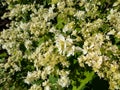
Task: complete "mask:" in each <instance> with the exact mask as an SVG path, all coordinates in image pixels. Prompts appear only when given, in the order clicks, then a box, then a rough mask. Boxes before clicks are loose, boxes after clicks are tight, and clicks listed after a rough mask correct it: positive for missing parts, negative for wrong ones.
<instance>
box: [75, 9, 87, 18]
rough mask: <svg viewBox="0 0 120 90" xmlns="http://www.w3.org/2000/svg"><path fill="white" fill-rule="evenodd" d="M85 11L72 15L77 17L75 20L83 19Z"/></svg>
mask: <svg viewBox="0 0 120 90" xmlns="http://www.w3.org/2000/svg"><path fill="white" fill-rule="evenodd" d="M84 15H85V11H77V13H76V14H75V15H74V16H75V17H77V19H82V20H83V19H84Z"/></svg>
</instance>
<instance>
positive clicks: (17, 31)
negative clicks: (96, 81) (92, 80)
mask: <svg viewBox="0 0 120 90" xmlns="http://www.w3.org/2000/svg"><path fill="white" fill-rule="evenodd" d="M25 1H26V2H22V0H6V2H3V3H4V4H8V10H9V11H8V12H6V13H5V14H4V16H3V18H9V19H10V20H11V23H10V25H9V28H8V29H6V30H3V31H2V32H0V47H1V48H0V49H4V50H6V51H7V54H8V58H7V60H6V61H5V62H1V63H0V68H1V69H2V72H3V73H6V72H9V73H7V74H4V75H3V78H0V83H5V82H9V81H11V80H12V76H15V75H16V74H17V73H22V74H21V79H22V80H23V83H25V84H27V85H28V86H29V90H53V88H56V89H57V90H58V89H60V88H68V87H69V86H70V85H71V83H72V80H71V78H70V75H71V74H70V73H72V70H70V67H71V61H70V60H69V58H70V57H72V56H76V54H77V55H78V56H77V57H76V60H77V62H78V63H79V68H81V67H85V66H86V65H88V66H89V67H91V68H92V69H93V71H94V72H95V73H97V75H98V76H99V77H100V78H104V79H105V80H108V81H109V89H110V90H115V89H116V90H118V89H120V0H115V1H112V0H108V1H107V0H101V1H100V0H51V1H49V2H47V4H43V3H40V2H39V1H37V0H30V1H31V2H32V3H29V2H27V1H29V0H25ZM109 1H110V2H109ZM78 53H81V54H78ZM73 60H74V59H73ZM24 65H26V66H24ZM23 67H24V68H23ZM25 68H26V69H25ZM23 72H24V73H23ZM61 90H62V89H61Z"/></svg>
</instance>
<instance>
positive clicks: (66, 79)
mask: <svg viewBox="0 0 120 90" xmlns="http://www.w3.org/2000/svg"><path fill="white" fill-rule="evenodd" d="M58 84H59V85H60V86H62V87H68V86H69V84H70V80H69V77H66V76H63V77H61V78H60V79H59V80H58Z"/></svg>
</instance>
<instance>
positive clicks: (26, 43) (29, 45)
mask: <svg viewBox="0 0 120 90" xmlns="http://www.w3.org/2000/svg"><path fill="white" fill-rule="evenodd" d="M31 45H32V42H31V41H30V40H26V41H25V47H26V48H27V49H29V48H30V47H31Z"/></svg>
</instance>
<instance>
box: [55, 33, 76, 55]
mask: <svg viewBox="0 0 120 90" xmlns="http://www.w3.org/2000/svg"><path fill="white" fill-rule="evenodd" d="M72 44H73V40H72V39H71V38H70V37H67V38H65V37H64V36H63V35H58V36H57V37H56V46H57V48H58V51H59V53H60V54H62V55H67V57H69V56H70V55H74V51H75V46H74V45H72Z"/></svg>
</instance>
